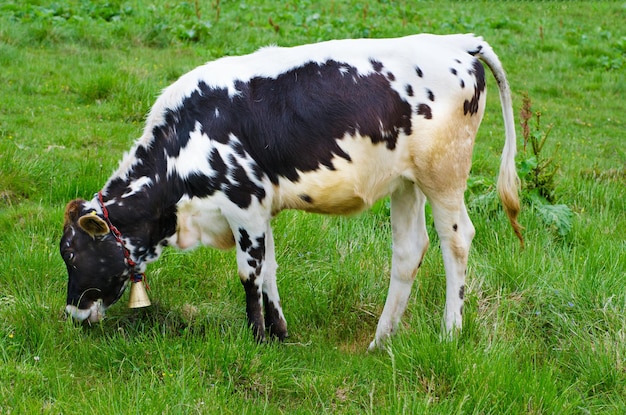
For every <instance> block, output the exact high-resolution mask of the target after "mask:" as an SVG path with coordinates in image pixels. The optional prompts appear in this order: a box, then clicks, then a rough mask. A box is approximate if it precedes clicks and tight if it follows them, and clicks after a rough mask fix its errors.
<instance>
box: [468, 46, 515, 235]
mask: <svg viewBox="0 0 626 415" xmlns="http://www.w3.org/2000/svg"><path fill="white" fill-rule="evenodd" d="M474 42H475V43H474V48H473V49H471V50H468V52H469V53H472V54H474V55H475V56H477V57H479V58H480V59H481V60H482V61H483V62H485V63H486V64H487V66H488V67H489V69H491V73H493V76H494V77H495V78H496V81H497V82H498V90H499V91H500V104H501V105H502V116H503V118H504V129H505V134H506V140H505V142H504V149H503V150H502V158H501V161H500V173H499V174H498V184H497V189H498V196H500V200H501V201H502V205H503V207H504V211H505V212H506V215H507V216H508V217H509V221H510V222H511V226H512V227H513V230H514V231H515V234H516V235H517V237H518V238H519V240H520V244H521V245H522V247H523V246H524V238H523V237H522V227H521V225H520V224H519V222H518V221H517V216H518V214H519V212H520V201H519V195H518V190H519V187H520V180H519V177H518V176H517V169H516V167H515V153H516V151H517V149H516V137H515V120H514V117H513V102H512V99H511V89H510V87H509V83H508V82H507V80H506V75H505V73H504V68H503V67H502V64H501V63H500V59H498V56H497V55H496V54H495V52H494V51H493V49H492V48H491V46H489V44H488V43H487V42H485V41H483V40H482V38H474ZM476 42H478V44H476Z"/></svg>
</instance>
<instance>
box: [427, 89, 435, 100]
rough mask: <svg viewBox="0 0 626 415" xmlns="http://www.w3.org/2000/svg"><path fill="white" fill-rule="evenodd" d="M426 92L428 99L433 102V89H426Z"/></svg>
mask: <svg viewBox="0 0 626 415" xmlns="http://www.w3.org/2000/svg"><path fill="white" fill-rule="evenodd" d="M426 94H427V95H428V99H429V100H431V101H432V102H435V94H433V91H431V90H430V89H427V90H426Z"/></svg>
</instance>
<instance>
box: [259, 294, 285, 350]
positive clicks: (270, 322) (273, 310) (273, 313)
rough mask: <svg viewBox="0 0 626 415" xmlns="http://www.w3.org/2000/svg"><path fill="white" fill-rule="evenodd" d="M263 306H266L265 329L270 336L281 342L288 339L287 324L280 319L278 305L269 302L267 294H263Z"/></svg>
mask: <svg viewBox="0 0 626 415" xmlns="http://www.w3.org/2000/svg"><path fill="white" fill-rule="evenodd" d="M263 305H264V306H265V328H266V329H267V330H269V332H270V336H272V337H275V338H277V339H278V340H280V341H283V340H285V338H286V337H287V323H286V322H285V320H284V319H282V318H281V317H280V313H279V312H278V308H277V307H276V305H275V304H274V303H273V302H271V301H269V298H268V297H267V294H265V293H263Z"/></svg>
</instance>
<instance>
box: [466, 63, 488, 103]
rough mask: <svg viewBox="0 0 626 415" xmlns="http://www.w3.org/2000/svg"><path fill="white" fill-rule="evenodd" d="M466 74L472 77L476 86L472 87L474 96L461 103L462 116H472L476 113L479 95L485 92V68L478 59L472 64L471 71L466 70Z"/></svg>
mask: <svg viewBox="0 0 626 415" xmlns="http://www.w3.org/2000/svg"><path fill="white" fill-rule="evenodd" d="M468 73H469V74H470V75H472V76H473V77H474V79H475V80H476V84H475V85H474V95H473V96H472V99H471V100H467V99H466V100H465V102H464V103H463V114H465V115H467V113H469V114H470V115H474V114H476V113H477V112H478V102H479V101H480V95H481V94H482V92H483V91H484V90H485V68H483V65H482V64H481V63H480V61H479V60H478V59H474V62H473V63H472V69H469V70H468Z"/></svg>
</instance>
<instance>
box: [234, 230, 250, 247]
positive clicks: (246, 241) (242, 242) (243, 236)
mask: <svg viewBox="0 0 626 415" xmlns="http://www.w3.org/2000/svg"><path fill="white" fill-rule="evenodd" d="M237 242H238V243H239V248H241V250H242V251H244V252H247V251H248V249H250V247H251V246H252V241H251V240H250V235H249V234H248V231H246V230H245V229H243V228H239V241H237Z"/></svg>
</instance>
